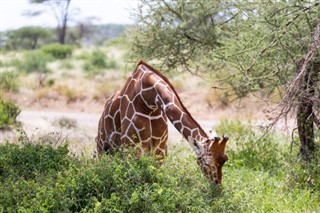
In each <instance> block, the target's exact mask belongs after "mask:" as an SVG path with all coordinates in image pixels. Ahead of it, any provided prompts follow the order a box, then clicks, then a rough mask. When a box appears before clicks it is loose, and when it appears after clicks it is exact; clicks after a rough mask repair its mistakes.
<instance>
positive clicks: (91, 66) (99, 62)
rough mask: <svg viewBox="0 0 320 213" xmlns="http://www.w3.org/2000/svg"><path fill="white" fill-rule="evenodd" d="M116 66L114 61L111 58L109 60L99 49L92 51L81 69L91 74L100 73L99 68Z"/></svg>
mask: <svg viewBox="0 0 320 213" xmlns="http://www.w3.org/2000/svg"><path fill="white" fill-rule="evenodd" d="M116 67H117V63H116V61H115V60H113V59H110V60H109V59H108V58H107V56H106V55H105V54H104V53H103V52H102V51H99V50H96V51H94V52H93V53H92V54H91V56H90V57H89V59H88V60H87V61H86V62H85V63H84V65H83V69H84V70H85V71H87V72H88V73H92V74H98V73H101V69H114V68H116Z"/></svg>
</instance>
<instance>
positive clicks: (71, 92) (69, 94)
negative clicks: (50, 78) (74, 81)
mask: <svg viewBox="0 0 320 213" xmlns="http://www.w3.org/2000/svg"><path fill="white" fill-rule="evenodd" d="M55 90H56V91H57V92H58V93H59V94H60V95H63V96H65V97H66V98H67V101H68V102H74V101H76V100H77V99H79V98H80V97H81V94H80V93H79V92H78V91H77V90H76V89H74V88H71V87H69V86H65V85H58V86H56V87H55Z"/></svg>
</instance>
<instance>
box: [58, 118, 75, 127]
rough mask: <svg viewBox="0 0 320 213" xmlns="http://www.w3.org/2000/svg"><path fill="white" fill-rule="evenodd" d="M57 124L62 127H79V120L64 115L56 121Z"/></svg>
mask: <svg viewBox="0 0 320 213" xmlns="http://www.w3.org/2000/svg"><path fill="white" fill-rule="evenodd" d="M56 124H57V125H58V126H59V127H60V128H67V129H72V128H76V127H77V120H76V119H72V118H67V117H62V118H59V119H58V120H57V121H56Z"/></svg>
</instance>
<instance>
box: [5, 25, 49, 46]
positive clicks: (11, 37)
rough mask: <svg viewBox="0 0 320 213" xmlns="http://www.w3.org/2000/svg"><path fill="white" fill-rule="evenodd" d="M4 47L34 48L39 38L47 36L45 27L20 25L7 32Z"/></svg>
mask: <svg viewBox="0 0 320 213" xmlns="http://www.w3.org/2000/svg"><path fill="white" fill-rule="evenodd" d="M7 35H8V40H7V41H6V47H7V48H9V49H35V48H36V47H37V46H38V43H39V40H41V39H45V38H47V37H48V36H49V32H48V30H46V29H43V28H40V27H22V28H19V29H17V30H13V31H9V32H7Z"/></svg>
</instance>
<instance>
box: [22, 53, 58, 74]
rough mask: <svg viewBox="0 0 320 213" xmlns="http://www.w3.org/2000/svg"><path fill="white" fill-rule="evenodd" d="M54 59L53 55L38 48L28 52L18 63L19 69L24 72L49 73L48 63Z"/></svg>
mask: <svg viewBox="0 0 320 213" xmlns="http://www.w3.org/2000/svg"><path fill="white" fill-rule="evenodd" d="M51 60H52V57H51V56H50V55H48V54H46V53H44V52H42V51H39V50H36V51H32V52H27V53H26V55H25V58H24V60H23V61H22V62H20V63H18V64H17V66H18V69H19V70H20V71H23V72H27V73H32V72H39V73H48V72H49V69H48V67H47V63H48V62H50V61H51Z"/></svg>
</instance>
